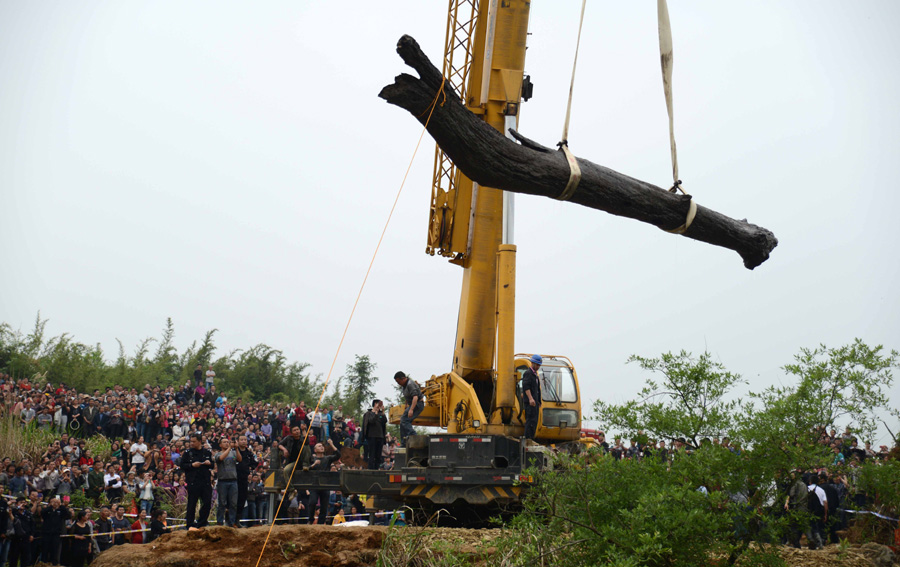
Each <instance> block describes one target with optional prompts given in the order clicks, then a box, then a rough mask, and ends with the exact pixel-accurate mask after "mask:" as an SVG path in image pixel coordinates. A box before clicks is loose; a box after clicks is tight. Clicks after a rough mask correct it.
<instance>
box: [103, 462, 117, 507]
mask: <svg viewBox="0 0 900 567" xmlns="http://www.w3.org/2000/svg"><path fill="white" fill-rule="evenodd" d="M103 486H104V488H105V489H106V497H107V498H109V501H110V502H118V501H119V500H121V499H122V477H121V476H119V473H117V472H116V466H115V465H106V474H105V475H103Z"/></svg>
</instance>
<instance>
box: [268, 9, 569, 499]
mask: <svg viewBox="0 0 900 567" xmlns="http://www.w3.org/2000/svg"><path fill="white" fill-rule="evenodd" d="M529 7H530V2H529V1H527V0H450V3H449V16H448V21H447V30H446V41H445V54H444V68H443V74H444V77H445V80H446V81H449V82H450V84H452V85H453V87H454V89H455V90H456V92H458V93H459V94H460V96H461V97H462V100H463V102H464V104H465V105H466V106H467V107H468V108H469V110H471V111H472V112H473V113H475V114H477V115H479V116H481V117H482V118H483V120H484V121H485V122H487V123H488V124H490V125H491V126H492V127H494V128H496V129H497V130H499V131H501V132H506V131H508V129H509V128H515V127H516V126H517V123H518V116H519V110H520V107H521V102H522V100H523V98H524V99H527V98H528V97H529V96H530V90H531V87H530V81H528V80H527V79H526V77H524V66H525V47H526V39H527V35H528V17H529ZM513 212H514V199H513V194H512V193H508V192H505V191H501V190H498V189H494V188H490V187H482V186H479V185H478V184H476V183H473V182H472V181H471V180H470V179H468V178H466V176H465V175H463V174H462V173H461V172H460V171H458V170H457V169H456V167H455V166H454V165H453V163H452V162H451V161H450V159H449V158H447V156H445V155H444V153H443V152H442V151H441V149H440V148H436V150H435V167H434V178H433V186H432V198H431V209H430V218H429V225H428V243H427V247H426V251H427V252H428V253H429V254H432V255H434V254H438V255H440V256H444V257H447V258H449V260H450V262H452V263H454V264H457V265H459V266H461V267H462V269H463V282H462V290H461V294H460V301H459V316H458V317H459V318H458V322H457V332H456V339H455V342H454V351H453V363H452V368H451V370H450V371H449V372H447V373H445V374H441V375H437V376H432V377H431V378H430V379H429V380H427V382H426V383H425V385H424V387H423V392H424V394H425V398H426V404H425V409H424V410H423V411H422V413H421V414H420V415H419V416H418V417H417V418H416V420H415V421H414V422H413V423H414V424H415V425H420V426H433V427H438V428H441V429H442V430H443V431H442V432H441V433H435V434H430V435H414V436H411V437H409V438H408V439H407V443H406V447H405V448H403V449H400V450H399V452H398V454H397V455H396V458H395V464H394V469H393V470H391V471H375V470H359V469H349V468H345V469H343V470H341V471H340V472H315V473H314V472H310V471H302V472H297V471H295V472H294V477H293V480H292V485H293V486H296V487H298V488H301V489H313V488H317V489H322V488H325V489H329V490H342V491H343V492H344V493H347V494H351V493H352V494H366V495H367V496H369V497H371V500H370V506H371V508H372V509H391V508H393V507H395V506H397V505H400V504H404V505H411V506H414V507H416V508H424V509H429V508H435V507H442V508H448V507H450V508H452V507H454V506H463V507H466V508H467V509H468V510H472V509H473V508H472V507H473V506H475V507H488V509H489V510H493V509H495V507H497V506H500V507H503V506H508V505H510V504H515V503H516V502H517V501H518V500H519V496H520V494H521V490H522V485H521V481H522V480H527V478H525V477H523V473H524V471H525V470H526V469H527V468H528V467H530V466H537V467H548V466H550V459H549V453H550V452H551V450H550V449H549V448H548V444H559V443H567V442H577V440H578V439H579V437H580V433H581V397H580V392H579V388H578V380H577V375H576V373H575V368H574V366H573V365H572V362H571V361H570V360H569V359H568V358H566V357H564V356H554V355H543V365H542V366H541V369H540V371H539V378H540V381H541V392H542V393H541V397H542V400H543V404H542V406H541V410H540V413H539V419H538V427H537V431H536V435H535V440H536V441H537V442H532V441H527V440H526V439H525V438H524V437H523V434H524V422H525V418H524V412H523V411H522V409H523V408H522V396H521V391H520V390H521V388H520V386H519V383H520V380H521V378H522V374H523V373H524V371H525V370H526V368H527V366H526V364H527V360H528V357H529V356H530V355H531V354H536V353H528V354H527V355H526V354H522V355H516V354H515V351H514V346H513V345H514V336H515V289H516V287H515V282H516V246H515V244H514V243H513V228H514V227H513ZM402 410H403V408H402V407H394V408H392V409H391V411H390V420H391V422H392V423H398V422H399V420H400V415H401V412H402ZM275 454H276V456H277V452H275ZM276 464H277V463H276ZM267 485H268V486H269V487H270V493H272V497H274V493H276V492H277V483H276V480H275V479H274V478H273V477H270V479H269V481H268V482H267ZM273 504H274V502H273ZM270 508H274V506H270Z"/></svg>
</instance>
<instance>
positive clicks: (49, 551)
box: [31, 498, 69, 565]
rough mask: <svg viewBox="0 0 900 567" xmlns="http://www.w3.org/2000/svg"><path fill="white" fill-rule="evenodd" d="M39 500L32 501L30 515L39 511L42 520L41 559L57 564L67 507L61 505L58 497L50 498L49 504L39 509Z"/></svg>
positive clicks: (67, 516)
mask: <svg viewBox="0 0 900 567" xmlns="http://www.w3.org/2000/svg"><path fill="white" fill-rule="evenodd" d="M40 503H41V502H40V500H38V501H36V502H35V503H34V507H33V508H32V509H31V513H32V515H34V514H36V513H37V512H40V514H41V518H42V519H43V520H44V521H43V524H42V525H41V547H42V550H41V561H43V562H44V563H50V564H51V565H59V552H60V550H61V541H62V540H61V539H60V536H61V535H62V534H63V531H65V529H66V520H67V519H69V509H68V508H66V507H65V506H63V505H62V502H60V500H59V498H51V499H50V505H49V506H47V507H46V508H44V509H43V510H39V508H40Z"/></svg>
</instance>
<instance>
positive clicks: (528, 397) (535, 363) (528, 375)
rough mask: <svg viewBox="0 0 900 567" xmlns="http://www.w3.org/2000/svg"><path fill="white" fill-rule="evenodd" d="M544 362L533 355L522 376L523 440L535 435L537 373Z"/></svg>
mask: <svg viewBox="0 0 900 567" xmlns="http://www.w3.org/2000/svg"><path fill="white" fill-rule="evenodd" d="M543 363H544V360H543V359H542V358H541V355H539V354H535V355H532V356H531V359H530V360H529V364H530V367H529V368H528V370H526V371H525V374H523V375H522V407H523V408H525V438H526V439H534V436H535V434H536V433H537V424H538V414H539V413H540V411H541V381H540V380H539V379H538V376H537V371H538V369H539V368H540V367H541V364H543Z"/></svg>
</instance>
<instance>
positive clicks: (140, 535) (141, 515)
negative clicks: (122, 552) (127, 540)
mask: <svg viewBox="0 0 900 567" xmlns="http://www.w3.org/2000/svg"><path fill="white" fill-rule="evenodd" d="M149 527H150V525H149V524H148V523H147V511H146V510H141V511H140V512H138V519H137V521H136V522H135V523H133V524H131V531H133V532H134V533H133V534H131V543H147V537H148V536H149V535H150V532H149V531H142V532H138V531H135V530H147V529H149Z"/></svg>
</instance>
